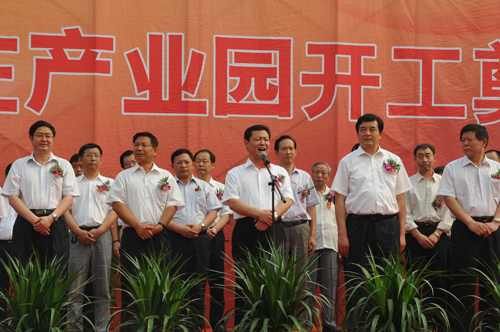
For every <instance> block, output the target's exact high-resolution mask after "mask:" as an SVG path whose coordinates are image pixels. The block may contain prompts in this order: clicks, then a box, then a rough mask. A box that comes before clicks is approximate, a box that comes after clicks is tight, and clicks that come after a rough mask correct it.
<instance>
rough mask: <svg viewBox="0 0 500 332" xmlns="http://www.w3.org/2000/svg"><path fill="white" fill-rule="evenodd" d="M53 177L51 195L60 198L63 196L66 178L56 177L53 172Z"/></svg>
mask: <svg viewBox="0 0 500 332" xmlns="http://www.w3.org/2000/svg"><path fill="white" fill-rule="evenodd" d="M50 176H51V177H52V180H51V184H50V189H51V197H53V198H57V199H60V198H62V188H63V181H64V179H63V178H62V177H61V176H58V177H56V176H55V175H53V174H51V175H50Z"/></svg>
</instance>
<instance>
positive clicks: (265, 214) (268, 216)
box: [255, 210, 273, 229]
mask: <svg viewBox="0 0 500 332" xmlns="http://www.w3.org/2000/svg"><path fill="white" fill-rule="evenodd" d="M272 217H273V215H272V213H271V210H259V213H257V216H256V218H255V219H258V220H259V221H261V222H263V223H265V224H266V225H267V226H271V225H272V224H273V218H272ZM266 228H267V227H266ZM257 229H258V228H257Z"/></svg>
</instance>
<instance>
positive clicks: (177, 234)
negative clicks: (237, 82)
mask: <svg viewBox="0 0 500 332" xmlns="http://www.w3.org/2000/svg"><path fill="white" fill-rule="evenodd" d="M193 159H194V158H193V154H192V153H191V152H190V151H189V150H187V149H178V150H176V151H174V153H172V156H171V161H172V168H173V169H174V172H175V180H176V182H177V185H178V186H179V190H180V192H181V194H182V196H183V198H184V202H185V204H186V208H184V209H182V210H180V211H177V212H176V213H175V215H174V217H173V218H172V222H170V224H169V225H168V236H169V238H170V242H171V245H172V256H173V257H177V258H178V259H179V261H178V265H179V268H180V272H181V273H182V274H183V276H184V277H189V276H191V275H201V276H205V275H206V274H207V272H208V271H207V269H208V264H209V263H210V248H211V246H210V237H209V236H208V233H207V229H208V227H210V226H211V225H212V223H213V222H214V220H215V218H217V212H218V211H219V210H220V209H221V208H222V206H221V205H220V203H219V200H218V199H217V196H216V195H215V192H214V191H213V190H212V188H210V186H209V185H208V183H206V182H205V181H202V180H199V179H197V178H195V177H194V176H193V164H194V161H193ZM181 265H182V266H181ZM205 284H206V283H200V284H199V285H198V286H197V287H194V288H193V289H192V292H191V293H190V294H189V295H190V296H191V297H192V298H194V299H196V300H195V306H196V307H195V309H196V310H197V311H198V313H199V314H200V315H204V312H203V309H204V304H205ZM204 326H205V322H204V321H203V320H201V321H200V322H199V327H200V330H201V329H202V328H203V327H204Z"/></svg>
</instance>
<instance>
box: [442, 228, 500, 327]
mask: <svg viewBox="0 0 500 332" xmlns="http://www.w3.org/2000/svg"><path fill="white" fill-rule="evenodd" d="M451 234H452V237H451V256H452V257H453V260H452V263H451V264H452V271H453V275H454V276H453V286H452V288H451V292H452V293H453V294H454V295H455V296H456V297H458V298H459V299H460V300H461V301H462V304H463V306H464V307H465V308H464V307H462V305H460V304H459V303H454V306H453V307H454V309H455V310H456V311H457V313H458V317H462V324H463V325H464V330H462V329H461V328H460V327H459V326H457V324H455V326H454V329H453V331H468V328H469V325H470V324H471V323H472V318H473V316H474V302H475V298H474V297H473V296H474V295H475V293H476V292H475V291H476V277H475V276H469V275H465V274H464V271H465V270H467V269H470V268H476V269H479V270H481V271H483V272H485V273H486V274H487V275H490V273H489V272H488V269H487V268H486V266H488V267H489V268H490V269H492V271H493V272H494V274H495V276H496V278H497V280H499V279H498V278H500V276H499V275H498V267H497V266H496V264H495V255H496V256H498V257H499V258H500V232H499V231H496V232H494V233H492V234H490V235H489V236H488V237H486V238H485V237H482V236H478V235H476V234H474V233H473V232H472V231H470V230H469V228H468V227H467V226H466V225H465V224H464V223H463V222H461V221H460V220H458V219H456V220H455V222H454V223H453V226H452V228H451ZM479 286H480V287H479V296H481V297H483V298H485V297H486V295H487V294H486V292H485V291H484V290H483V289H482V287H481V285H479ZM486 298H487V297H486ZM488 307H489V306H488V304H487V303H485V302H484V301H479V310H485V309H487V308H488Z"/></svg>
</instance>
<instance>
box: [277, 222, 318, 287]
mask: <svg viewBox="0 0 500 332" xmlns="http://www.w3.org/2000/svg"><path fill="white" fill-rule="evenodd" d="M283 226H284V228H285V234H286V242H285V254H286V255H287V264H288V259H289V257H291V256H292V253H293V251H294V250H296V251H297V259H299V261H298V262H297V270H296V274H298V273H299V271H300V270H302V267H303V266H304V264H305V262H306V259H307V258H308V257H309V256H308V255H309V249H308V245H309V235H311V226H309V223H303V224H301V225H295V226H286V221H284V222H283ZM306 288H307V285H306V283H304V285H302V287H301V290H302V292H304V291H305V290H306Z"/></svg>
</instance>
